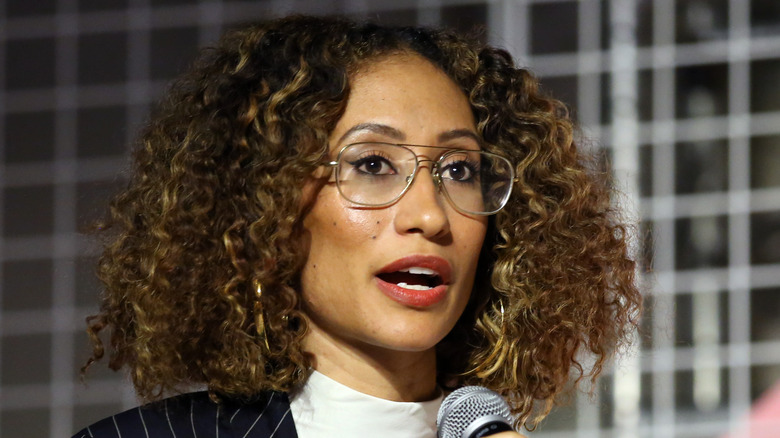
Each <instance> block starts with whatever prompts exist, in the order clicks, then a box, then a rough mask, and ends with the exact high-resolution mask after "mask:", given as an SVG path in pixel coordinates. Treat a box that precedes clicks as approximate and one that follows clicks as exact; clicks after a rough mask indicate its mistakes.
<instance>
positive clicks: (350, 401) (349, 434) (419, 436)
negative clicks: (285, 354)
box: [290, 371, 443, 438]
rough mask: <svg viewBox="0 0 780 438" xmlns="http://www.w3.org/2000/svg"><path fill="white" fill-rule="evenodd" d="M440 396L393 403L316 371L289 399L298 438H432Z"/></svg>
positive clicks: (434, 432) (434, 433) (434, 435)
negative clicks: (427, 399)
mask: <svg viewBox="0 0 780 438" xmlns="http://www.w3.org/2000/svg"><path fill="white" fill-rule="evenodd" d="M442 399H443V395H439V396H438V397H437V398H435V399H433V400H430V401H425V402H419V403H417V402H395V401H390V400H385V399H381V398H378V397H374V396H370V395H368V394H364V393H362V392H358V391H355V390H354V389H352V388H349V387H347V386H345V385H343V384H341V383H339V382H336V381H335V380H333V379H331V378H329V377H327V376H325V375H324V374H322V373H319V372H317V371H314V372H312V374H311V375H310V376H309V378H308V380H307V381H306V383H305V384H304V385H303V387H301V388H300V389H299V390H298V391H295V392H293V393H292V394H291V396H290V410H291V412H292V416H293V420H294V421H295V429H296V431H297V432H298V437H299V438H328V437H340V438H358V437H359V438H365V437H369V436H370V437H372V438H398V437H406V438H435V437H436V415H437V413H438V411H439V406H441V403H442Z"/></svg>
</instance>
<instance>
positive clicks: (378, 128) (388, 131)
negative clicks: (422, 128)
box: [337, 123, 406, 144]
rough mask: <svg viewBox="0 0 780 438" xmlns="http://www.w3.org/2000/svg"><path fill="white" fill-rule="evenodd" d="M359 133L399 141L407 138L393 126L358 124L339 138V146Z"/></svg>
mask: <svg viewBox="0 0 780 438" xmlns="http://www.w3.org/2000/svg"><path fill="white" fill-rule="evenodd" d="M358 131H368V132H373V133H376V134H382V135H385V136H387V137H390V138H392V139H395V140H398V141H404V139H405V138H406V135H404V133H403V132H401V131H399V130H398V129H396V128H393V127H392V126H388V125H383V124H381V123H358V124H357V125H355V126H353V127H351V128H349V129H348V130H347V132H345V133H344V135H342V136H341V137H340V138H339V141H338V143H337V144H341V142H343V141H344V139H345V138H347V137H349V136H350V135H352V134H354V133H356V132H358Z"/></svg>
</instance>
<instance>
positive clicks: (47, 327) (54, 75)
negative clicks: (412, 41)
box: [0, 0, 780, 437]
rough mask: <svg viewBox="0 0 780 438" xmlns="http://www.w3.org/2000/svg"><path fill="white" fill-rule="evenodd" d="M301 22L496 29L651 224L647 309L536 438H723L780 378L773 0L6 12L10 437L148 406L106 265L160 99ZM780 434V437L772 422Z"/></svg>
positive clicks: (460, 0) (2, 115)
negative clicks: (102, 285) (226, 36)
mask: <svg viewBox="0 0 780 438" xmlns="http://www.w3.org/2000/svg"><path fill="white" fill-rule="evenodd" d="M291 12H303V13H314V14H324V13H344V14H348V15H352V16H355V17H370V18H372V19H374V20H378V21H380V22H384V23H391V24H430V25H440V24H441V25H446V26H450V27H454V28H456V29H462V30H468V29H470V28H472V26H474V25H484V26H485V27H486V29H487V33H486V38H487V39H488V40H490V41H491V42H493V43H495V44H497V45H500V46H504V47H506V48H507V49H509V50H510V51H511V52H512V53H514V54H515V56H516V57H517V58H518V59H519V62H520V63H521V64H523V65H528V66H530V67H531V69H532V70H533V71H535V72H536V73H537V74H539V75H540V76H541V77H542V78H543V82H542V83H543V86H544V87H546V88H547V89H548V90H551V91H552V92H553V93H554V94H555V95H556V96H558V97H559V98H561V99H562V100H564V101H566V102H568V103H569V104H570V105H571V109H572V113H573V115H574V116H575V117H576V118H577V119H578V120H579V121H581V122H582V124H583V125H584V135H585V137H587V138H590V139H592V140H591V141H590V143H592V144H593V147H604V148H607V149H608V151H609V152H610V154H611V157H612V161H613V163H614V167H615V172H616V176H617V177H618V180H619V182H620V184H621V189H622V191H623V193H625V195H626V196H625V200H624V203H625V206H626V208H627V209H628V211H629V212H632V214H633V216H634V217H636V218H639V219H641V220H642V225H641V226H640V227H639V230H638V234H637V235H638V236H639V237H638V239H637V243H638V244H637V245H636V248H635V251H636V254H637V256H638V257H640V258H641V259H642V260H643V264H644V266H645V268H647V267H649V266H652V267H653V273H652V274H645V275H643V276H642V280H641V281H642V282H643V284H644V287H645V289H646V291H647V294H646V295H647V300H648V304H649V305H648V311H647V313H646V317H645V319H644V327H643V331H642V333H641V334H640V335H639V342H637V343H636V345H637V351H636V352H635V353H636V354H633V355H630V354H629V355H626V356H625V357H624V358H623V359H622V360H621V362H620V363H619V365H618V366H617V367H616V371H615V372H614V373H613V372H610V373H609V375H608V376H607V377H606V378H605V379H603V380H602V381H601V383H600V384H599V387H598V388H597V389H596V390H595V396H594V397H592V398H589V397H587V396H584V395H578V396H576V397H574V398H573V399H572V401H571V403H570V404H569V405H568V406H566V407H562V408H559V409H557V410H555V411H554V413H553V414H552V415H551V416H550V418H549V419H548V420H547V421H546V422H545V423H543V424H542V426H541V427H540V428H539V430H538V431H537V432H534V433H533V434H532V436H539V437H596V436H627V437H634V436H647V437H650V436H652V437H721V436H725V434H727V433H729V432H731V433H732V436H737V433H738V432H740V431H742V430H743V428H744V427H745V426H746V423H745V419H746V415H747V413H748V411H749V409H750V406H751V405H752V404H753V403H755V402H756V401H757V400H758V399H759V398H760V397H761V396H762V394H765V393H766V392H767V391H768V390H769V389H770V388H772V387H773V385H774V384H775V382H778V381H780V316H779V315H780V172H779V171H778V169H779V168H778V166H780V2H779V1H777V0H676V1H675V0H655V1H650V0H613V1H607V0H579V1H575V0H483V1H473V0H472V1H467V0H453V1H445V0H395V1H393V2H384V1H370V0H351V1H350V0H342V1H331V2H326V1H320V0H295V1H287V0H263V1H260V0H258V1H238V0H224V1H221V2H220V1H215V0H201V1H197V0H110V1H109V0H35V1H30V0H5V1H0V61H1V62H2V65H3V69H2V70H1V71H0V84H2V86H1V87H0V192H1V195H0V436H5V437H19V436H25V437H61V436H69V435H70V433H71V432H73V431H75V430H76V429H78V428H81V427H83V426H84V425H86V424H88V423H90V422H93V421H95V420H97V419H99V418H102V417H104V416H107V415H110V414H112V413H115V412H117V411H119V410H121V409H126V408H129V407H132V406H134V405H135V404H136V400H135V397H134V395H133V393H132V390H131V389H130V388H129V386H128V384H127V382H126V380H125V378H124V377H123V376H121V375H117V374H114V373H111V372H109V371H106V370H104V368H105V367H104V366H96V367H93V369H92V371H91V372H90V373H89V376H88V380H87V385H86V386H85V385H83V384H82V383H80V382H79V381H78V369H79V367H80V366H81V365H82V364H83V362H84V361H85V359H86V358H87V356H88V352H87V343H86V336H85V335H84V332H83V328H84V322H83V321H84V318H85V317H86V316H87V315H89V314H91V313H94V312H95V311H96V301H97V294H98V292H99V287H98V285H97V282H96V281H95V280H94V279H93V276H92V269H93V268H92V265H93V263H94V257H95V254H96V249H95V248H94V246H93V245H91V244H90V242H89V240H88V239H86V238H84V237H83V235H82V234H81V233H80V231H82V230H83V229H84V228H85V225H86V224H88V223H89V222H90V220H91V219H94V218H95V217H96V216H97V215H98V214H99V213H100V212H101V211H102V210H101V209H102V207H103V206H104V204H105V201H106V198H107V197H108V196H109V194H110V193H112V192H113V191H115V190H116V189H117V188H118V187H119V186H121V185H122V184H123V181H124V179H123V178H124V177H123V175H124V174H123V170H124V169H126V167H127V150H126V145H127V144H129V143H130V142H131V140H132V138H133V136H134V133H135V131H136V130H137V127H138V126H139V125H140V124H141V123H142V122H143V120H144V118H145V117H146V114H147V110H148V108H149V105H150V103H151V102H153V101H154V99H156V98H157V97H159V96H160V94H161V92H162V90H163V89H164V88H165V85H166V83H167V82H168V81H169V80H170V79H171V78H172V77H173V76H174V75H175V74H176V73H177V72H178V71H180V70H181V69H182V68H184V66H186V64H187V62H188V60H190V59H191V58H192V57H193V56H194V54H195V52H196V50H197V47H199V46H204V45H207V44H210V43H212V42H214V41H215V40H216V39H217V37H218V35H219V34H220V32H221V30H222V29H223V28H224V27H225V26H226V25H230V24H231V23H237V22H240V21H244V20H247V19H252V18H267V17H272V16H279V15H284V14H287V13H291ZM775 427H778V425H777V424H776V425H775Z"/></svg>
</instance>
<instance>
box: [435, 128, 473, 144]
mask: <svg viewBox="0 0 780 438" xmlns="http://www.w3.org/2000/svg"><path fill="white" fill-rule="evenodd" d="M460 138H469V139H471V140H474V142H475V143H477V145H479V146H481V145H482V140H481V139H480V138H479V136H478V135H477V134H476V133H475V132H473V131H470V130H468V129H453V130H452V131H447V132H442V133H441V134H439V137H438V138H437V139H438V141H439V143H445V142H447V141H450V140H456V139H460Z"/></svg>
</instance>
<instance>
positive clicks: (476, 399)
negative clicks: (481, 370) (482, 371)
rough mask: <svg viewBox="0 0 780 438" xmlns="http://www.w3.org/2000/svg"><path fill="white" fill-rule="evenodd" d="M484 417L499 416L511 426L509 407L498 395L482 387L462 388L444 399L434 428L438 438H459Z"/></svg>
mask: <svg viewBox="0 0 780 438" xmlns="http://www.w3.org/2000/svg"><path fill="white" fill-rule="evenodd" d="M486 416H499V417H502V418H504V419H506V422H507V424H509V425H511V424H512V422H513V420H512V413H511V411H510V410H509V405H507V403H506V401H505V400H504V398H503V397H501V396H500V395H499V394H498V393H496V392H494V391H491V390H489V389H487V388H485V387H482V386H464V387H462V388H459V389H457V390H455V391H454V392H453V393H452V394H450V395H448V396H447V398H445V399H444V402H442V404H441V408H439V415H438V418H437V419H436V426H437V428H438V430H439V438H461V435H462V434H463V432H464V431H465V430H466V428H468V427H469V425H471V424H472V423H473V422H474V421H477V420H478V419H480V418H482V417H486Z"/></svg>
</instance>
